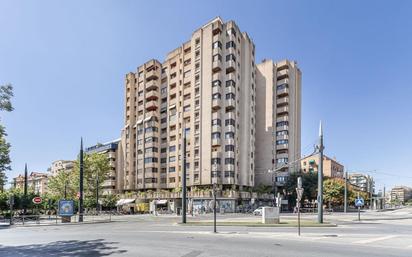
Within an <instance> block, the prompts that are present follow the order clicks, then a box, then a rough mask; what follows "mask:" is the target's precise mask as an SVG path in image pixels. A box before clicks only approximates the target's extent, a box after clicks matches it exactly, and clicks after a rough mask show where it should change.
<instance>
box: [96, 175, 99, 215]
mask: <svg viewBox="0 0 412 257" xmlns="http://www.w3.org/2000/svg"><path fill="white" fill-rule="evenodd" d="M96 212H97V213H99V175H97V177H96Z"/></svg>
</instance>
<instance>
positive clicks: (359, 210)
mask: <svg viewBox="0 0 412 257" xmlns="http://www.w3.org/2000/svg"><path fill="white" fill-rule="evenodd" d="M358 199H359V192H358ZM358 221H360V206H358Z"/></svg>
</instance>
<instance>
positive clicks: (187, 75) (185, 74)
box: [183, 70, 190, 78]
mask: <svg viewBox="0 0 412 257" xmlns="http://www.w3.org/2000/svg"><path fill="white" fill-rule="evenodd" d="M189 76H190V70H188V71H185V73H183V77H184V78H187V77H189Z"/></svg>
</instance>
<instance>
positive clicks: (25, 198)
mask: <svg viewBox="0 0 412 257" xmlns="http://www.w3.org/2000/svg"><path fill="white" fill-rule="evenodd" d="M27 186H28V185H27V163H25V164H24V201H23V215H26V212H27Z"/></svg>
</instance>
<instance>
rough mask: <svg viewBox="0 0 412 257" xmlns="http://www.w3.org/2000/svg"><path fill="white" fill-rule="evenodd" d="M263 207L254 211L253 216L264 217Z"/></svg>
mask: <svg viewBox="0 0 412 257" xmlns="http://www.w3.org/2000/svg"><path fill="white" fill-rule="evenodd" d="M262 211H263V210H262V207H259V208H257V209H256V210H254V211H253V215H256V216H257V215H259V216H260V215H262Z"/></svg>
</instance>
